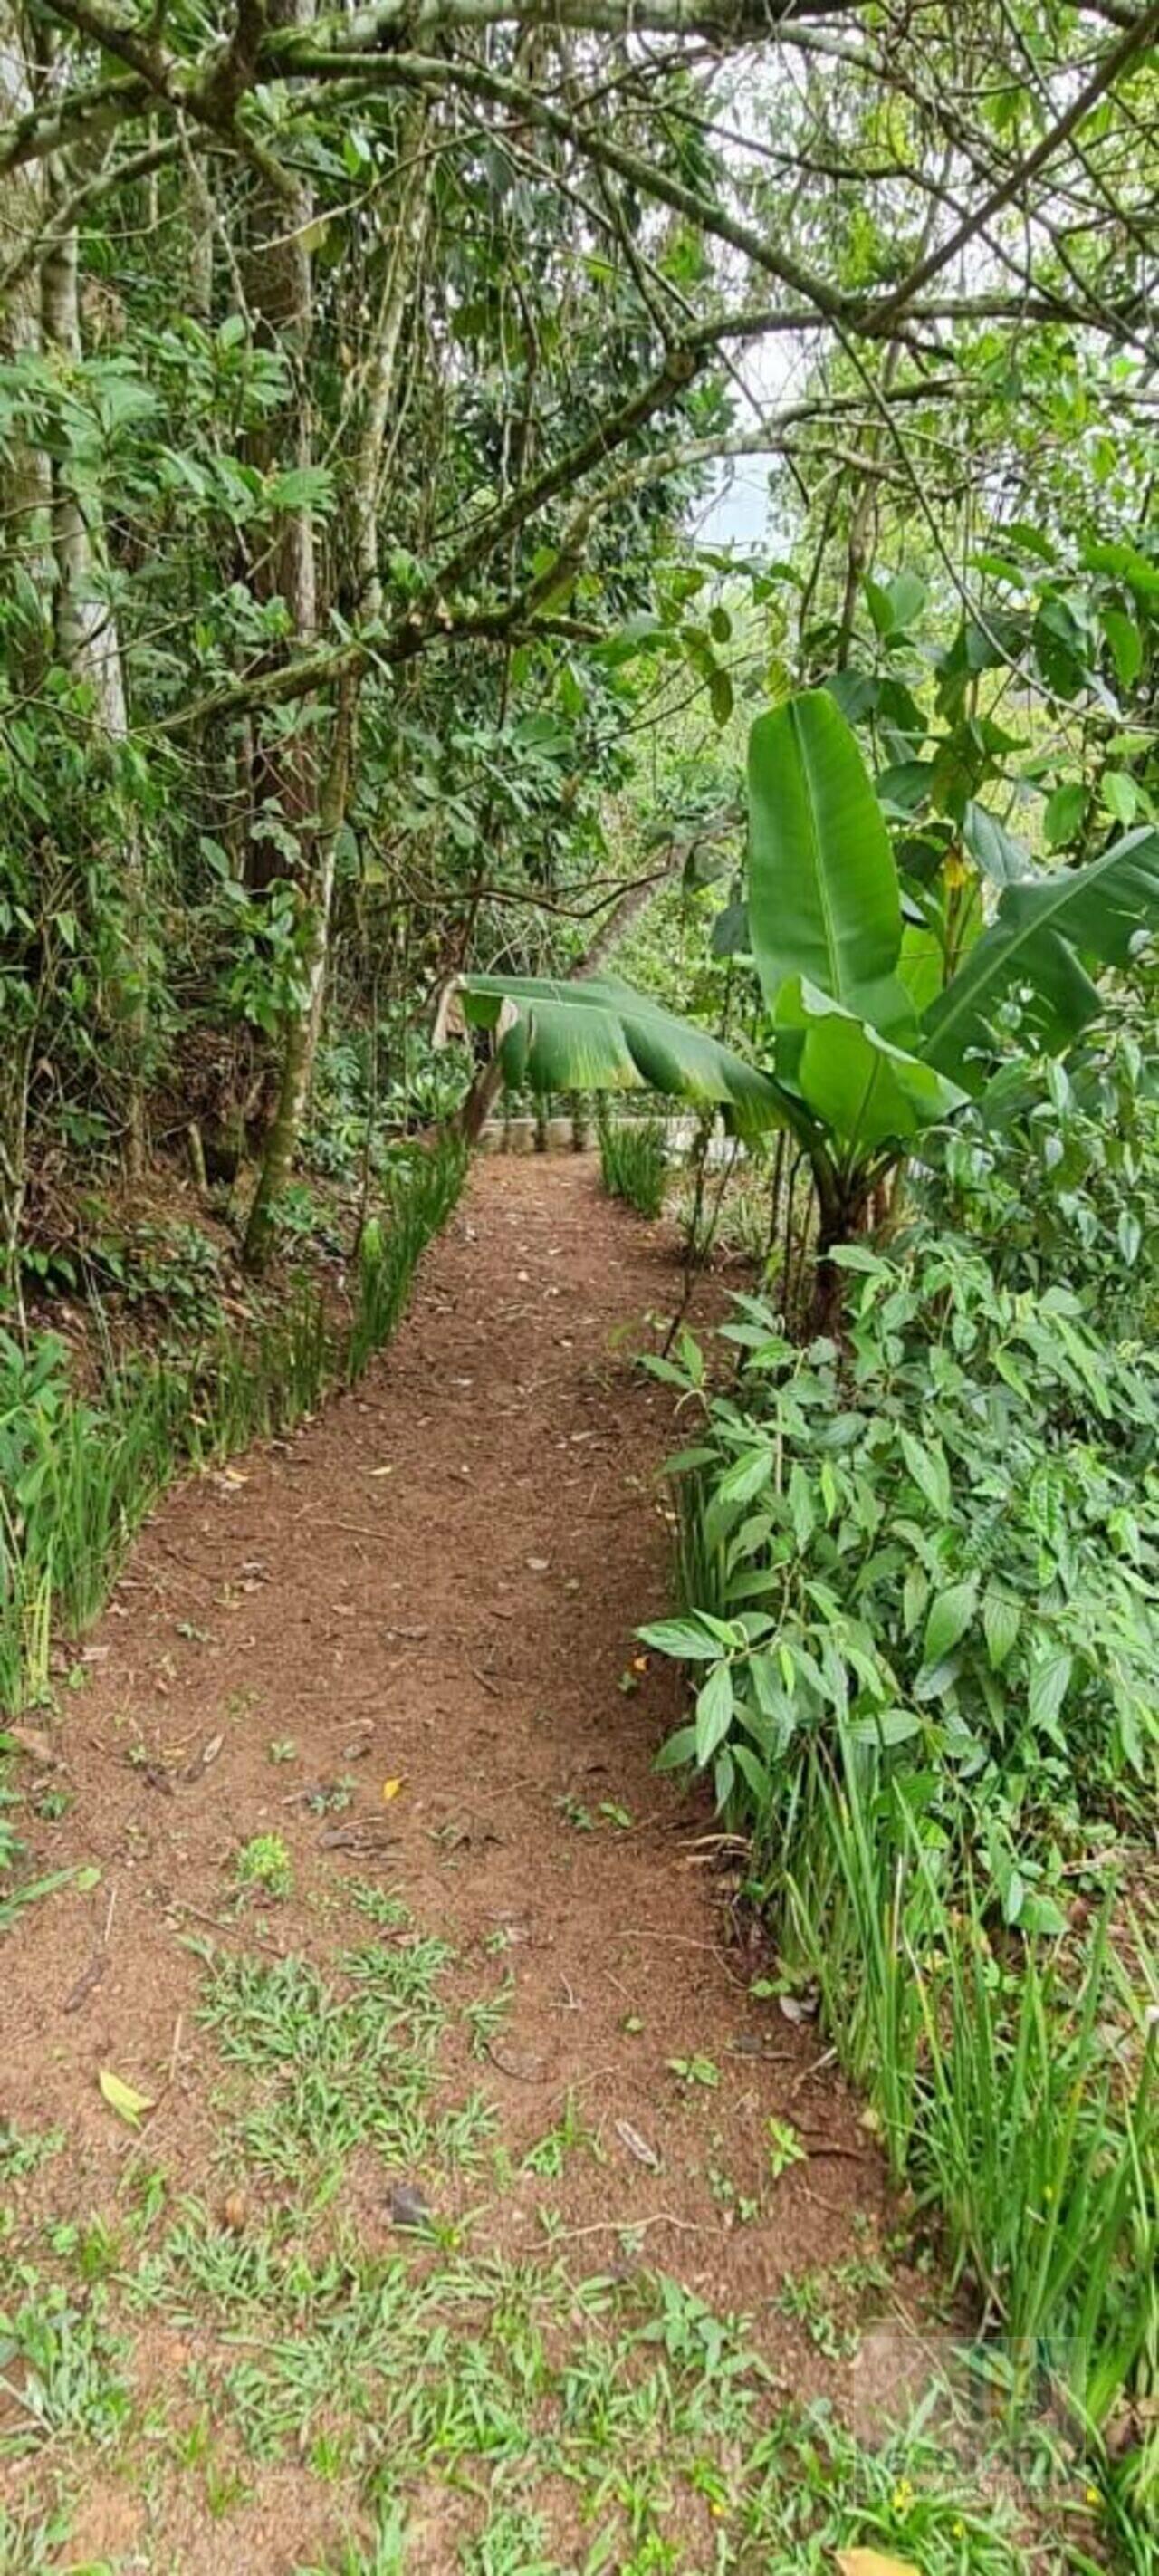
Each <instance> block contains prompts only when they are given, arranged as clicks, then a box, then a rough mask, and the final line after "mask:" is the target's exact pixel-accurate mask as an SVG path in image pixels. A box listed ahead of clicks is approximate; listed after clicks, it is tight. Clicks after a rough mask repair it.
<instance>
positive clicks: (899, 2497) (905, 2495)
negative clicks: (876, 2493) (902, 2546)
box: [890, 2478, 914, 2522]
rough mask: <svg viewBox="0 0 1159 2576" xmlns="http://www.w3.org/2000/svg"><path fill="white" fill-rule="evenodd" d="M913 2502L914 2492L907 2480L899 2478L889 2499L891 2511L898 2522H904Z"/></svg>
mask: <svg viewBox="0 0 1159 2576" xmlns="http://www.w3.org/2000/svg"><path fill="white" fill-rule="evenodd" d="M913 2500H914V2491H913V2488H912V2486H911V2485H910V2482H909V2479H908V2478H899V2479H898V2482H897V2485H896V2486H895V2488H894V2491H893V2494H892V2496H891V2498H890V2505H891V2509H892V2511H893V2512H894V2513H896V2515H897V2517H898V2520H899V2522H904V2520H905V2517H906V2515H907V2513H908V2512H909V2509H910V2506H911V2504H912V2503H913Z"/></svg>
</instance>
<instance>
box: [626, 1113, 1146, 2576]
mask: <svg viewBox="0 0 1159 2576" xmlns="http://www.w3.org/2000/svg"><path fill="white" fill-rule="evenodd" d="M986 1179H987V1188H988V1190H990V1191H991V1193H993V1192H995V1191H996V1190H997V1188H998V1181H996V1179H995V1166H994V1161H993V1158H992V1159H991V1162H990V1164H989V1165H988V1168H987V1175H986ZM990 1215H991V1217H992V1218H993V1215H994V1208H993V1205H991V1207H990ZM1023 1226H1024V1231H1027V1232H1028V1231H1029V1227H1030V1217H1029V1215H1024V1217H1023ZM1014 1240H1016V1238H1015V1237H1014V1235H1013V1229H1012V1232H1011V1236H1010V1237H1008V1238H1007V1239H1006V1240H1005V1242H1004V1244H1003V1252H1002V1256H1001V1258H1000V1259H999V1260H997V1261H994V1262H991V1261H990V1260H989V1258H988V1257H987V1255H986V1253H985V1252H984V1250H983V1249H982V1247H981V1246H980V1244H979V1243H978V1241H977V1239H976V1238H975V1237H973V1236H971V1235H968V1234H962V1233H955V1232H953V1231H951V1230H950V1228H949V1227H947V1226H946V1225H945V1224H944V1223H943V1224H941V1225H938V1224H935V1223H933V1222H931V1221H930V1220H929V1219H928V1218H923V1219H921V1220H920V1221H917V1222H915V1223H914V1224H913V1225H911V1228H910V1230H909V1232H908V1234H907V1235H905V1236H904V1237H902V1238H901V1239H899V1241H898V1242H897V1243H896V1244H895V1245H894V1246H891V1247H889V1248H886V1249H871V1248H870V1247H868V1246H867V1245H864V1244H857V1245H852V1246H849V1247H847V1248H846V1249H845V1251H844V1252H839V1253H838V1254H837V1256H836V1258H837V1259H838V1261H840V1262H841V1263H842V1264H843V1266H844V1271H845V1277H846V1281H847V1294H846V1311H845V1318H844V1330H843V1338H842V1340H841V1342H840V1343H838V1342H836V1341H835V1340H833V1339H828V1338H824V1337H822V1338H819V1339H815V1340H814V1341H812V1342H810V1343H809V1344H807V1345H806V1346H805V1347H801V1346H799V1345H798V1344H796V1343H795V1342H793V1341H792V1340H791V1339H790V1338H789V1336H788V1335H787V1334H786V1332H785V1330H784V1327H783V1324H782V1321H781V1317H780V1315H779V1313H778V1312H776V1311H775V1309H774V1308H773V1307H772V1305H771V1304H770V1303H769V1302H768V1301H767V1300H765V1299H763V1298H761V1297H758V1296H744V1297H741V1298H738V1299H737V1300H735V1301H734V1311H733V1315H732V1319H731V1321H729V1322H728V1323H726V1325H725V1326H724V1328H723V1331H724V1336H725V1340H726V1343H727V1344H731V1348H732V1353H733V1355H734V1360H735V1368H734V1374H733V1377H732V1381H731V1384H730V1383H728V1382H727V1381H725V1382H723V1383H719V1384H718V1385H717V1386H715V1387H714V1386H713V1385H712V1384H711V1383H710V1371H709V1364H708V1360H707V1357H706V1354H705V1352H704V1350H703V1349H702V1348H701V1347H700V1346H699V1345H698V1344H697V1343H696V1342H695V1341H694V1340H693V1339H692V1337H691V1336H690V1335H688V1334H685V1335H684V1336H683V1339H682V1341H681V1343H680V1346H679V1348H678V1352H677V1354H676V1356H675V1357H673V1358H672V1359H671V1360H665V1361H655V1362H653V1363H652V1366H653V1367H654V1368H656V1369H657V1370H658V1371H659V1373H660V1374H661V1375H662V1376H663V1377H664V1378H666V1379H667V1380H668V1382H669V1383H672V1384H674V1385H675V1386H676V1387H677V1388H678V1389H679V1392H680V1396H681V1399H682V1406H683V1410H684V1412H685V1415H686V1417H689V1416H690V1417H691V1418H692V1423H693V1425H694V1427H693V1428H692V1429H691V1432H690V1436H689V1440H688V1446H687V1447H686V1448H685V1449H684V1450H682V1451H681V1453H680V1454H679V1456H678V1457H677V1458H676V1459H674V1460H673V1461H672V1462H671V1472H672V1475H673V1480H674V1493H675V1499H676V1506H677V1509H676V1526H677V1585H678V1593H679V1599H680V1604H681V1615H680V1616H679V1617H677V1618H674V1619H669V1620H664V1621H661V1622H659V1623H655V1624H653V1625H652V1626H651V1627H649V1628H647V1629H645V1630H644V1631H643V1635H644V1637H645V1639H646V1640H647V1642H648V1643H649V1644H651V1645H652V1646H654V1647H656V1648H658V1649H660V1650H661V1651H662V1652H665V1653H667V1654H670V1655H673V1656H676V1657H678V1658H680V1659H681V1660H683V1661H685V1662H686V1663H687V1664H688V1665H689V1667H690V1669H691V1671H692V1673H693V1674H694V1676H695V1681H696V1685H697V1687H696V1693H695V1702H694V1706H693V1709H692V1711H691V1712H690V1716H689V1719H688V1722H687V1723H686V1724H684V1725H683V1726H681V1727H680V1728H679V1729H678V1730H677V1732H676V1733H675V1734H674V1735H673V1736H672V1737H671V1739H670V1740H669V1743H668V1745H667V1746H666V1748H665V1750H664V1753H663V1754H662V1756H661V1760H662V1761H663V1762H664V1763H667V1764H675V1765H679V1764H681V1763H685V1762H687V1763H692V1764H694V1765H697V1766H699V1767H700V1768H701V1769H702V1770H703V1771H705V1772H706V1773H707V1774H708V1776H709V1777H710V1779H711V1780H712V1782H713V1784H714V1787H715V1791H716V1796H717V1800H718V1802H719V1804H720V1806H721V1808H722V1810H723V1811H724V1813H725V1815H726V1818H727V1820H728V1821H729V1823H730V1824H731V1825H733V1826H735V1827H739V1828H742V1829H744V1830H745V1831H746V1832H747V1833H748V1834H749V1835H750V1837H751V1842H752V1853H751V1863H750V1880H749V1886H750V1893H751V1894H752V1896H753V1897H754V1899H755V1900H756V1902H757V1903H758V1905H759V1906H760V1907H761V1908H762V1909H763V1911H764V1913H765V1916H766V1920H767V1923H768V1926H769V1929H770V1932H771V1934H772V1936H773V1938H774V1940H775V1942H776V1946H777V1951H778V1954H779V1968H778V1976H779V1980H780V1982H781V1983H782V1984H783V1985H787V1986H788V1987H789V1988H793V1987H797V1988H799V1989H811V1990H812V1992H813V1994H814V1995H815V1996H816V1997H817V1998H818V1999H819V2002H820V2008H821V2012H822V2017H823V2020H824V2022H825V2025H826V2028H827V2030H828V2033H829V2036H830V2038H831V2040H832V2042H833V2044H834V2046H835V2048H836V2050H837V2053H838V2055H839V2057H840V2058H841V2060H842V2063H843V2064H844V2065H845V2067H846V2068H847V2070H848V2071H849V2073H850V2074H851V2076H852V2077H853V2078H854V2079H855V2081H856V2082H857V2083H858V2085H859V2086H860V2087H861V2089H862V2090H863V2092H864V2093H865V2094H866V2096H867V2097H868V2111H867V2117H868V2118H869V2119H870V2121H871V2123H872V2124H873V2125H874V2126H875V2127H876V2129H877V2131H878V2133H879V2135H880V2137H881V2139H882V2143H883V2146H884V2148H885V2150H886V2153H887V2155H888V2157H889V2159H890V2163H891V2165H892V2168H893V2171H894V2174H895V2176H896V2177H897V2179H898V2180H899V2182H904V2183H905V2184H907V2185H908V2187H909V2188H910V2190H911V2192H912V2194H913V2198H914V2204H915V2210H916V2213H917V2216H918V2218H919V2222H920V2223H921V2224H923V2225H925V2226H927V2227H928V2228H929V2229H930V2230H931V2231H932V2232H933V2234H934V2235H935V2237H936V2238H937V2239H938V2241H939V2243H940V2246H941V2248H942V2250H943V2252H944V2253H945V2254H946V2255H947V2256H948V2258H949V2262H950V2266H951V2272H952V2275H953V2276H954V2277H955V2278H956V2279H958V2280H960V2281H961V2282H963V2283H964V2284H965V2285H966V2286H967V2287H968V2288H969V2290H970V2291H971V2292H972V2294H973V2297H974V2299H975V2300H976V2303H977V2312H978V2315H979V2319H980V2327H981V2334H982V2343H981V2346H980V2350H981V2351H982V2352H983V2353H984V2355H985V2366H986V2368H987V2369H988V2370H989V2371H990V2372H991V2374H992V2375H993V2377H994V2378H995V2380H996V2381H997V2382H1000V2383H1001V2385H1002V2387H1003V2389H1004V2391H1005V2398H1006V2401H1007V2402H1008V2403H1009V2405H1010V2406H1011V2407H1012V2408H1013V2409H1014V2410H1017V2409H1018V2407H1019V2406H1024V2405H1025V2404H1026V2402H1027V2401H1028V2399H1029V2397H1030V2396H1031V2395H1032V2394H1034V2393H1035V2392H1036V2391H1037V2389H1038V2388H1039V2386H1040V2384H1041V2381H1042V2378H1043V2375H1044V2374H1045V2376H1046V2377H1047V2379H1048V2380H1049V2381H1050V2382H1051V2383H1052V2384H1053V2385H1056V2386H1057V2387H1059V2388H1060V2389H1061V2390H1062V2391H1063V2392H1064V2393H1065V2402H1066V2404H1067V2406H1068V2408H1069V2409H1070V2411H1071V2413H1072V2415H1073V2416H1074V2417H1075V2418H1076V2419H1077V2420H1081V2421H1083V2422H1084V2423H1086V2424H1087V2425H1088V2426H1089V2427H1090V2428H1092V2429H1093V2430H1094V2431H1095V2432H1096V2433H1097V2432H1098V2430H1099V2428H1113V2431H1114V2438H1115V2440H1116V2441H1118V2442H1120V2443H1121V2442H1123V2441H1124V2439H1125V2440H1126V2442H1127V2446H1128V2448H1130V2437H1131V2433H1132V2430H1133V2431H1134V2434H1135V2436H1136V2440H1137V2442H1138V2447H1137V2448H1135V2450H1134V2451H1133V2453H1132V2458H1133V2461H1134V2469H1133V2477H1134V2504H1133V2511H1134V2514H1135V2516H1136V2519H1140V2518H1143V2519H1145V2518H1146V2516H1147V2514H1148V2512H1150V2513H1152V2514H1153V2513H1154V2509H1155V2501H1156V2496H1155V2488H1156V2475H1157V2469H1159V2462H1157V2460H1156V2445H1155V2438H1154V2434H1153V2433H1152V2434H1151V2436H1150V2437H1149V2438H1148V2437H1147V2435H1146V2430H1145V2427H1146V2421H1147V2417H1148V2412H1149V2410H1150V2408H1151V2406H1152V2404H1153V2397H1154V2392H1155V2389H1156V2387H1157V2386H1159V2292H1157V2290H1156V2279H1157V2273H1159V2195H1157V2188H1156V2185H1157V2174H1159V2105H1157V2100H1156V2067H1155V2055H1156V2047H1157V2045H1159V2042H1157V2039H1156V2032H1155V1994H1156V1976H1157V1971H1156V1965H1155V1962H1154V1957H1153V1953H1152V1951H1151V1949H1150V1948H1149V1938H1148V1925H1147V1923H1146V1922H1145V1921H1144V1920H1141V1919H1140V1891H1141V1889H1142V1887H1143V1885H1144V1883H1145V1870H1144V1864H1143V1854H1144V1850H1145V1841H1144V1838H1145V1835H1146V1831H1147V1823H1148V1817H1149V1813H1150V1802H1151V1799H1152V1796H1153V1783H1154V1775H1155V1766H1156V1759H1157V1756H1159V1729H1157V1725H1156V1706H1155V1692H1154V1676H1155V1672H1156V1670H1157V1669H1159V1618H1157V1615H1156V1608H1155V1603H1156V1573H1157V1571H1159V1470H1157V1466H1156V1448H1157V1427H1159V1384H1157V1380H1156V1375H1155V1366H1154V1354H1153V1349H1152V1347H1151V1344H1150V1341H1149V1339H1148V1337H1147V1336H1146V1335H1144V1334H1141V1333H1140V1332H1139V1329H1138V1321H1137V1316H1133V1315H1132V1313H1131V1311H1130V1309H1129V1307H1128V1306H1127V1304H1126V1302H1125V1300H1124V1298H1123V1296H1122V1294H1121V1293H1120V1294H1119V1295H1118V1298H1117V1302H1116V1317H1115V1330H1114V1331H1113V1332H1111V1331H1108V1330H1106V1329H1104V1328H1102V1327H1101V1323H1100V1316H1101V1308H1100V1290H1101V1284H1102V1275H1103V1274H1102V1243H1103V1237H1102V1235H1101V1234H1100V1236H1099V1239H1098V1243H1097V1246H1096V1248H1095V1251H1094V1252H1093V1253H1092V1255H1091V1271H1092V1274H1093V1275H1092V1276H1090V1277H1089V1276H1087V1275H1086V1274H1085V1273H1084V1268H1083V1262H1082V1258H1081V1245H1080V1244H1079V1243H1078V1242H1077V1240H1076V1239H1073V1238H1072V1242H1071V1247H1070V1259H1069V1275H1068V1278H1067V1280H1066V1282H1065V1283H1064V1282H1063V1281H1062V1280H1061V1279H1059V1278H1057V1277H1056V1276H1053V1275H1052V1273H1051V1270H1050V1267H1049V1264H1048V1263H1046V1262H1044V1261H1043V1260H1042V1259H1040V1258H1039V1257H1038V1252H1037V1249H1036V1257H1035V1266H1034V1273H1033V1277H1032V1278H1030V1277H1028V1276H1027V1275H1026V1274H1025V1272H1024V1271H1023V1270H1021V1269H1020V1267H1019V1264H1018V1261H1017V1259H1016V1258H1014V1257H1013V1255H1012V1252H1011V1243H1012V1241H1014ZM1119 1284H1120V1285H1121V1283H1119ZM1147 2545H1148V2546H1151V2542H1150V2541H1148V2543H1147ZM1140 2563H1144V2562H1142V2561H1141V2562H1140ZM1147 2563H1149V2562H1147Z"/></svg>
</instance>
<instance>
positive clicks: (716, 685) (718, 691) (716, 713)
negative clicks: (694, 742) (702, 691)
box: [708, 662, 733, 725]
mask: <svg viewBox="0 0 1159 2576" xmlns="http://www.w3.org/2000/svg"><path fill="white" fill-rule="evenodd" d="M708 703H709V705H710V707H711V708H712V715H713V722H714V723H715V724H718V725H726V724H727V723H728V720H729V717H730V716H731V714H732V709H733V689H732V681H731V680H730V678H729V676H728V673H727V671H726V670H724V669H723V667H722V665H721V664H720V663H719V662H717V663H715V664H714V666H713V670H712V676H711V678H710V680H709V683H708Z"/></svg>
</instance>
